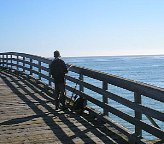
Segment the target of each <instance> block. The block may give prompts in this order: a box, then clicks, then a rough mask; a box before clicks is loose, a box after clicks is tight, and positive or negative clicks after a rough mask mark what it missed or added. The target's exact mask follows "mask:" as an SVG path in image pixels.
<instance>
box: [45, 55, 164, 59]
mask: <svg viewBox="0 0 164 144" xmlns="http://www.w3.org/2000/svg"><path fill="white" fill-rule="evenodd" d="M151 56H164V54H156V55H118V56H68V57H62V58H90V57H151ZM46 58H48V59H52V58H53V57H46Z"/></svg>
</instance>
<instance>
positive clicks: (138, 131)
mask: <svg viewBox="0 0 164 144" xmlns="http://www.w3.org/2000/svg"><path fill="white" fill-rule="evenodd" d="M134 102H135V103H136V104H141V95H140V94H139V93H136V92H134ZM135 118H136V119H138V120H142V113H141V112H138V111H136V110H135ZM135 134H136V136H142V129H141V128H140V126H137V125H135Z"/></svg>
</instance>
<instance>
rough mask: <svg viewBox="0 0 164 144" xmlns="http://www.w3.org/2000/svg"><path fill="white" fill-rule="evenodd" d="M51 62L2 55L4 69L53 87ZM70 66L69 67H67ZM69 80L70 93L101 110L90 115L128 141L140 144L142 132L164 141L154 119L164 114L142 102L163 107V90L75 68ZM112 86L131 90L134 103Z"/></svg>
mask: <svg viewBox="0 0 164 144" xmlns="http://www.w3.org/2000/svg"><path fill="white" fill-rule="evenodd" d="M50 63H51V60H50V59H46V58H43V57H39V56H34V55H29V54H24V53H15V52H7V53H0V66H1V67H7V68H11V69H15V70H18V71H22V72H24V73H26V74H29V75H33V76H34V77H35V78H36V79H39V80H42V81H43V82H44V83H46V84H47V85H48V86H50V87H51V86H52V85H53V79H52V78H51V76H50V74H49V64H50ZM68 66H70V65H69V64H68ZM88 79H92V80H94V81H96V82H97V83H101V85H100V84H99V86H98V85H96V84H95V83H93V82H89V80H88ZM66 80H67V85H66V89H67V91H68V92H70V93H71V92H73V93H75V94H77V95H80V96H82V97H84V98H85V99H86V100H87V102H88V103H92V104H93V105H95V106H97V107H98V108H96V110H95V109H93V108H91V107H90V105H89V104H88V105H87V108H86V109H87V110H88V111H89V112H90V114H93V115H95V116H96V117H98V118H100V119H102V120H104V121H105V122H107V123H108V124H110V125H112V126H113V127H115V128H116V129H117V130H119V131H120V132H122V133H123V134H125V135H126V136H127V137H128V138H129V141H131V140H132V139H133V141H134V139H135V141H136V142H138V143H140V142H141V141H140V139H141V138H142V131H146V132H148V133H149V134H151V135H153V136H155V137H156V138H158V139H160V140H164V131H163V130H162V127H161V126H159V125H158V124H157V123H156V121H155V120H154V119H156V120H158V121H160V122H161V123H163V122H164V113H163V112H162V111H160V110H157V109H154V108H151V107H149V106H145V105H143V103H142V97H147V98H149V99H151V100H154V101H155V102H160V103H161V105H162V104H163V103H164V89H163V88H159V87H155V86H152V85H148V84H145V83H140V82H136V81H132V80H129V79H124V78H121V77H118V76H114V75H110V74H106V73H102V72H98V71H94V70H91V69H86V68H83V67H77V66H72V67H71V68H70V69H69V73H68V75H67V76H66ZM69 83H72V84H69ZM73 84H77V85H78V86H79V87H78V89H75V88H74V85H73ZM111 86H115V88H116V89H117V88H118V89H120V88H121V89H123V90H124V89H125V90H128V91H129V92H131V93H132V96H131V97H133V100H129V99H127V98H124V97H123V96H120V95H119V94H117V93H113V92H112V91H110V87H111ZM88 90H90V91H92V92H94V93H96V94H98V95H101V96H102V98H101V99H97V98H96V97H94V96H92V95H91V94H90V93H89V92H88ZM68 95H69V94H68ZM110 100H113V101H115V102H117V103H119V104H121V105H123V106H125V107H127V108H129V109H131V110H132V111H133V114H132V115H130V114H128V113H126V111H123V110H119V109H117V108H116V107H115V106H112V105H110ZM99 110H100V111H99ZM111 114H113V115H115V116H117V117H119V118H121V119H123V120H124V121H126V122H127V123H130V124H132V125H133V126H134V127H135V128H134V132H133V131H130V130H129V129H128V128H125V127H124V126H122V125H121V124H118V123H116V122H115V121H114V120H113V119H112V117H111V116H110V115H111ZM143 115H145V116H146V117H147V118H148V119H149V120H150V122H151V123H146V122H145V121H143V119H142V116H143Z"/></svg>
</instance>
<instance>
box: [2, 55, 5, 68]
mask: <svg viewBox="0 0 164 144" xmlns="http://www.w3.org/2000/svg"><path fill="white" fill-rule="evenodd" d="M2 63H3V64H2V66H3V67H4V66H5V65H4V64H5V63H4V55H2Z"/></svg>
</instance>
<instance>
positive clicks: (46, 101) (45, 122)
mask: <svg viewBox="0 0 164 144" xmlns="http://www.w3.org/2000/svg"><path fill="white" fill-rule="evenodd" d="M52 102H53V97H52V95H48V94H47V93H46V90H43V89H40V88H39V87H38V84H37V83H36V84H32V83H31V82H30V81H29V80H27V79H24V78H23V76H17V75H14V74H13V73H12V74H11V72H10V71H8V72H5V71H1V72H0V115H1V118H0V144H1V143H3V144H5V143H15V144H16V143H30V144H31V143H38V144H41V143H47V144H50V143H58V144H59V143H64V144H74V143H80V144H81V143H86V144H87V143H88V144H92V143H101V144H103V143H106V144H112V143H117V144H124V143H127V139H126V138H122V137H121V136H119V133H118V134H115V132H114V129H113V128H111V127H110V126H109V125H106V124H105V123H103V122H102V121H98V120H94V119H93V117H92V116H91V115H88V114H83V115H82V116H80V115H77V114H76V113H74V112H72V111H71V110H69V109H68V110H65V111H62V110H58V111H57V110H55V106H54V105H53V103H52Z"/></svg>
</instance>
